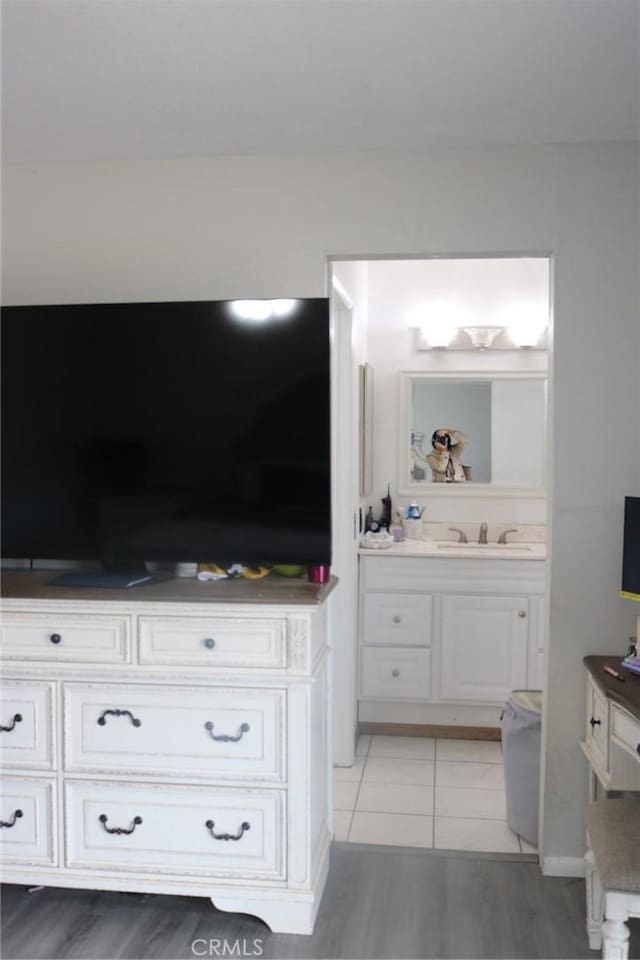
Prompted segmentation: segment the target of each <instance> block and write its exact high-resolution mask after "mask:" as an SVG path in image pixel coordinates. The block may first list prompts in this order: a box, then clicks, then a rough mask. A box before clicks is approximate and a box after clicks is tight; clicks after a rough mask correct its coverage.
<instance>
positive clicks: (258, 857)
mask: <svg viewBox="0 0 640 960" xmlns="http://www.w3.org/2000/svg"><path fill="white" fill-rule="evenodd" d="M285 808H286V804H285V794H284V792H282V791H278V790H268V791H267V790H262V791H261V790H251V791H250V792H249V791H246V792H245V791H242V790H226V789H212V788H204V787H177V786H172V787H161V786H158V785H153V786H152V785H142V784H131V785H129V784H126V785H125V784H123V785H114V784H107V783H97V782H92V781H82V782H79V781H73V780H71V781H68V782H67V784H66V800H65V816H66V824H67V828H66V833H67V852H66V864H67V866H68V867H90V868H91V869H92V870H108V871H109V872H115V871H120V872H123V873H127V872H129V873H132V872H144V871H145V870H148V871H149V872H152V873H153V874H155V875H157V874H175V873H184V872H185V871H186V872H187V873H188V875H189V876H192V877H193V876H210V877H214V876H217V877H238V878H242V879H265V880H283V879H284V878H285V872H286V868H285V863H286V860H285V856H284V829H283V825H284V821H285V813H286V809H285ZM213 834H215V836H214V835H213Z"/></svg>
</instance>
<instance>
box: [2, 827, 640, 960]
mask: <svg viewBox="0 0 640 960" xmlns="http://www.w3.org/2000/svg"><path fill="white" fill-rule="evenodd" d="M2 893H3V896H2V956H3V957H4V960H23V958H24V960H26V958H29V960H40V958H43V960H62V958H84V960H120V958H123V960H124V958H126V960H142V958H153V960H156V958H157V960H159V958H174V960H176V958H180V960H182V958H186V960H193V958H194V957H196V956H198V955H200V956H216V953H215V952H211V953H208V949H209V947H208V945H209V941H218V942H220V941H224V940H226V941H227V943H228V944H229V945H230V946H233V944H234V943H235V942H236V941H239V946H236V947H235V953H234V954H230V953H229V952H227V954H226V955H227V956H230V955H235V956H236V957H237V956H240V957H251V956H254V955H259V953H260V951H261V955H262V956H263V957H264V958H277V957H282V958H313V960H320V958H365V957H370V958H397V960H400V958H431V957H434V958H436V957H440V958H454V957H455V958H474V960H480V958H485V957H487V958H502V957H513V958H516V957H527V958H536V957H540V958H547V960H552V958H572V957H578V958H587V957H589V958H595V957H597V956H598V954H595V953H592V952H590V951H589V948H588V944H587V939H586V935H585V919H584V883H583V881H581V880H572V879H564V878H555V877H554V878H543V877H542V875H541V873H540V870H539V867H538V865H537V863H534V862H530V861H529V862H527V861H526V860H524V859H523V858H522V857H519V858H510V857H508V856H505V857H502V858H497V859H492V858H489V857H487V856H484V857H483V856H481V855H473V856H472V855H464V854H448V853H442V852H440V851H416V850H408V849H407V850H405V849H402V848H382V847H368V846H367V847H364V846H356V845H350V844H336V845H335V846H334V848H333V850H332V859H331V871H330V875H329V881H328V883H327V888H326V892H325V896H324V899H323V902H322V906H321V909H320V914H319V917H318V921H317V925H316V931H315V933H314V935H313V936H312V937H298V936H286V935H284V934H272V933H271V932H270V931H269V930H268V929H267V928H266V927H265V925H264V924H263V923H262V922H261V921H259V920H256V919H255V918H252V917H247V916H242V915H238V914H227V913H221V912H218V911H216V910H214V909H213V908H212V907H211V905H210V903H209V901H207V900H204V899H200V898H191V897H174V896H155V895H138V894H123V893H105V892H95V891H82V890H66V889H62V888H54V887H50V888H46V889H44V890H41V891H39V892H36V893H32V894H29V893H28V892H27V888H26V887H21V886H13V885H5V886H4V887H3V890H2ZM196 940H197V941H199V943H198V944H196V946H195V949H193V948H192V944H193V943H194V941H196ZM256 940H259V941H260V943H259V944H254V941H256ZM203 941H204V943H203ZM217 949H218V950H219V951H220V952H219V953H218V955H220V956H222V955H223V954H222V952H221V951H222V949H223V944H222V943H219V946H218V948H217ZM229 949H230V947H227V951H229ZM203 951H204V952H203ZM254 951H255V952H254ZM629 955H630V957H634V958H638V957H640V930H639V929H638V926H634V924H633V923H632V939H631V950H630V954H629Z"/></svg>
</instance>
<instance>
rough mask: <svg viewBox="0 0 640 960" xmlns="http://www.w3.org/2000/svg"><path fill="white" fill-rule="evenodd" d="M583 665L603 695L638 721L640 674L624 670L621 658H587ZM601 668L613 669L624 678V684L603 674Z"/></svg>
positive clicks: (639, 714) (639, 711)
mask: <svg viewBox="0 0 640 960" xmlns="http://www.w3.org/2000/svg"><path fill="white" fill-rule="evenodd" d="M583 663H584V665H585V667H586V668H587V670H588V671H589V673H590V674H591V676H592V677H593V680H594V681H595V683H596V685H597V686H598V687H599V689H600V690H601V691H602V692H603V693H604V695H605V696H606V697H608V698H609V700H613V702H614V703H618V704H620V706H621V707H624V709H625V710H627V711H628V712H629V713H630V714H631V715H632V716H634V717H635V718H636V719H637V720H640V674H637V673H632V672H631V670H625V668H624V667H623V666H621V664H622V657H599V656H589V657H585V658H584V660H583ZM603 667H613V669H614V670H616V671H617V672H618V673H619V674H621V675H622V676H623V677H624V683H623V682H622V681H620V680H616V678H615V677H612V676H611V675H610V674H608V673H605V671H604V670H603Z"/></svg>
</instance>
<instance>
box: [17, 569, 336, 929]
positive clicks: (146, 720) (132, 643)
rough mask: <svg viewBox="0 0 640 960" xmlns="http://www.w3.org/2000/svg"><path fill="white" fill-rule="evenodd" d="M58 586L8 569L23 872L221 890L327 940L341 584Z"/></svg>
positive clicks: (75, 880)
mask: <svg viewBox="0 0 640 960" xmlns="http://www.w3.org/2000/svg"><path fill="white" fill-rule="evenodd" d="M50 578H51V573H48V574H42V573H39V574H30V573H21V574H18V573H15V574H8V575H7V576H5V577H4V578H3V580H4V582H3V587H4V600H3V604H2V607H3V622H2V640H3V653H4V664H3V668H2V696H3V699H2V707H1V713H2V717H1V718H0V727H1V738H2V743H1V746H2V753H1V761H2V781H1V787H2V796H1V798H0V806H1V810H0V821H1V825H2V829H1V830H0V854H1V856H2V865H3V876H4V880H5V881H6V882H10V883H24V884H29V885H31V884H43V885H45V886H48V885H50V886H56V887H84V888H88V889H98V890H127V891H137V892H149V893H167V894H185V895H187V896H206V897H210V898H211V900H212V901H213V903H214V905H215V906H216V907H217V908H219V909H222V910H230V911H239V912H243V913H248V914H254V915H257V916H259V917H261V918H262V919H264V920H266V922H267V923H268V924H269V925H270V926H271V928H272V929H273V930H274V931H278V932H284V933H302V934H304V933H306V934H309V933H311V932H312V930H313V925H314V920H315V916H316V913H317V910H318V906H319V903H320V900H321V897H322V891H323V887H324V883H325V879H326V875H327V871H328V865H329V845H330V827H331V824H330V818H331V803H330V798H331V768H330V760H329V724H330V717H329V714H328V709H329V660H328V652H329V649H328V645H327V642H326V630H325V606H326V605H325V603H324V600H325V597H326V596H328V594H329V593H330V591H331V588H332V584H328V585H326V586H324V587H319V586H316V585H314V584H309V583H306V582H302V581H300V582H297V583H291V581H280V582H278V581H276V579H275V578H273V582H262V581H259V582H255V583H253V584H252V583H242V582H239V581H236V582H231V583H220V584H211V583H198V582H197V581H195V580H193V581H173V582H170V583H164V584H157V585H153V586H148V587H146V586H145V587H143V588H140V589H139V590H130V591H120V590H92V589H87V590H84V591H81V590H68V589H65V588H56V587H51V586H48V585H47V580H48V579H50ZM269 581H271V578H269Z"/></svg>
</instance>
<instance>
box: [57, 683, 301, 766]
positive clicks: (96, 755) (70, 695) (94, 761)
mask: <svg viewBox="0 0 640 960" xmlns="http://www.w3.org/2000/svg"><path fill="white" fill-rule="evenodd" d="M285 702H286V694H285V691H283V690H263V689H256V688H235V687H231V688H230V687H174V686H171V687H169V686H157V685H154V686H138V685H135V684H130V685H127V686H126V687H123V686H120V685H107V684H79V683H67V684H65V685H64V723H65V769H66V770H67V771H82V772H96V773H97V772H113V773H131V774H134V775H135V774H138V775H149V776H154V777H162V776H171V777H173V778H174V779H175V778H180V779H191V778H201V779H207V780H214V779H220V778H226V779H230V780H244V779H250V780H270V781H274V782H282V781H284V779H285V762H284V747H283V740H284V716H285Z"/></svg>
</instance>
